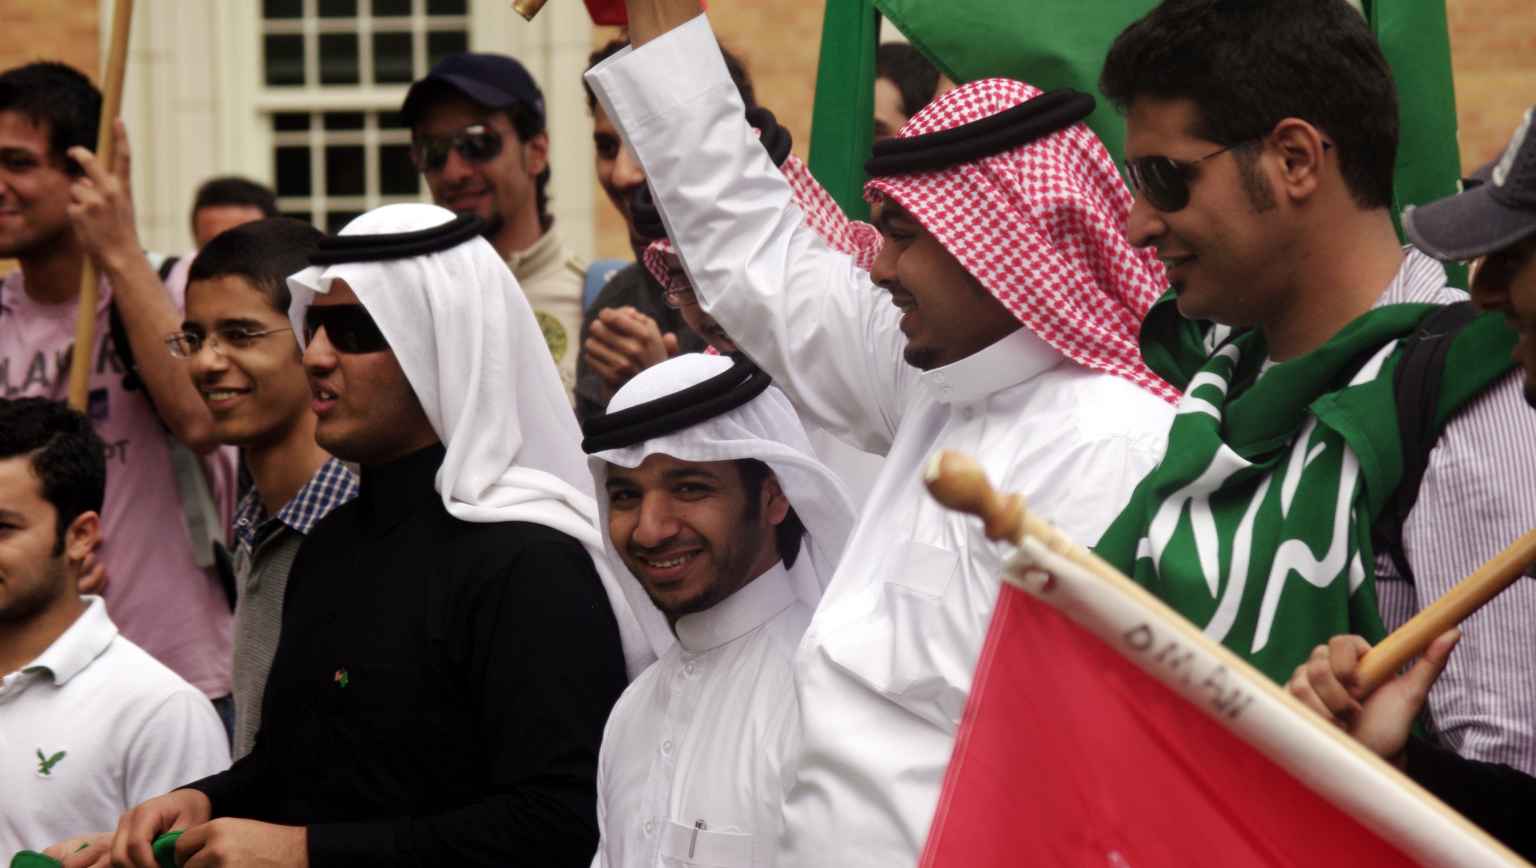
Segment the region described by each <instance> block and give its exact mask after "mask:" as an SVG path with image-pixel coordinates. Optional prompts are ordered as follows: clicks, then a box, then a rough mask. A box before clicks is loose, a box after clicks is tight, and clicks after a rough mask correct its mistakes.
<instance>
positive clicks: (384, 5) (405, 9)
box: [373, 0, 411, 17]
mask: <svg viewBox="0 0 1536 868" xmlns="http://www.w3.org/2000/svg"><path fill="white" fill-rule="evenodd" d="M373 14H374V16H375V17H377V16H380V15H409V14H411V0H373Z"/></svg>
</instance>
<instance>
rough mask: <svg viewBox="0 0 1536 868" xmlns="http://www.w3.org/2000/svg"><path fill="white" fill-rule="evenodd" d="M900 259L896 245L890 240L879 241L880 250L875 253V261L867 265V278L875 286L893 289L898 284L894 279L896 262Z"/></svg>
mask: <svg viewBox="0 0 1536 868" xmlns="http://www.w3.org/2000/svg"><path fill="white" fill-rule="evenodd" d="M900 259H901V253H900V251H898V250H897V249H896V245H894V244H892V243H891V242H890V241H887V240H883V241H881V242H880V252H879V253H877V254H876V255H875V261H874V262H873V263H872V264H871V265H870V267H869V279H870V280H872V281H874V283H875V285H876V286H879V287H883V288H885V289H893V288H895V287H896V286H898V285H899V284H898V282H897V280H896V264H897V262H899V261H900Z"/></svg>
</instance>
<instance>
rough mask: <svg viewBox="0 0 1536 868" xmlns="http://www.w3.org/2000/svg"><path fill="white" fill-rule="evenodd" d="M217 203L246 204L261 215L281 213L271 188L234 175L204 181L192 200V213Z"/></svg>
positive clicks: (194, 214)
mask: <svg viewBox="0 0 1536 868" xmlns="http://www.w3.org/2000/svg"><path fill="white" fill-rule="evenodd" d="M218 205H246V206H249V207H251V208H255V209H257V210H258V211H260V212H261V216H263V217H276V216H277V215H278V214H280V213H281V212H280V211H278V210H277V194H276V193H273V192H272V190H271V188H269V187H267V186H266V185H265V184H259V183H257V182H255V181H252V180H251V179H250V178H241V177H239V176H236V175H222V176H220V177H217V178H209V179H208V180H206V181H204V182H203V183H202V186H200V187H198V188H197V196H196V198H194V199H193V200H192V215H193V216H194V217H196V215H197V212H199V211H201V210H202V209H204V208H213V207H215V206H218Z"/></svg>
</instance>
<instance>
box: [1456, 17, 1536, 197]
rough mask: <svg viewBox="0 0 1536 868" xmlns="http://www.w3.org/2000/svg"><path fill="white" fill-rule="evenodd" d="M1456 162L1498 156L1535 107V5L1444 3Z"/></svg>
mask: <svg viewBox="0 0 1536 868" xmlns="http://www.w3.org/2000/svg"><path fill="white" fill-rule="evenodd" d="M1446 13H1447V15H1448V17H1449V19H1450V30H1451V62H1452V64H1453V68H1454V70H1455V76H1456V115H1457V121H1458V123H1459V125H1460V128H1461V162H1462V167H1463V169H1466V170H1471V169H1475V168H1477V167H1478V166H1480V165H1482V164H1483V163H1486V162H1487V161H1488V160H1491V159H1493V158H1494V157H1496V156H1498V154H1499V153H1500V151H1502V150H1503V148H1504V145H1505V144H1506V143H1507V142H1508V141H1509V136H1510V134H1511V133H1513V132H1514V131H1515V126H1516V125H1517V124H1519V123H1520V118H1521V117H1522V116H1523V115H1524V114H1525V112H1526V110H1527V109H1529V108H1530V107H1531V106H1532V105H1533V104H1536V5H1533V4H1532V2H1531V0H1447V3H1446Z"/></svg>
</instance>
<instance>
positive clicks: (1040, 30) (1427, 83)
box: [811, 0, 1461, 214]
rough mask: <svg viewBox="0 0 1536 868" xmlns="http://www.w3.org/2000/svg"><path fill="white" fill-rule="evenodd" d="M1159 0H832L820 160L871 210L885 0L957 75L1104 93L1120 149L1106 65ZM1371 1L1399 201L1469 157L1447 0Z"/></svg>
mask: <svg viewBox="0 0 1536 868" xmlns="http://www.w3.org/2000/svg"><path fill="white" fill-rule="evenodd" d="M1156 5H1157V0H1094V2H1084V0H947V2H942V3H938V2H934V0H832V2H829V3H828V4H827V13H826V19H825V24H824V27H823V30H822V48H821V70H820V75H819V76H818V79H817V85H816V110H815V116H814V120H813V126H812V131H811V145H812V148H811V169H812V171H813V173H814V174H815V175H816V177H817V179H818V180H820V181H821V182H822V184H824V185H825V186H826V187H827V189H829V190H831V191H832V193H833V195H834V196H835V197H837V200H838V203H839V204H841V205H842V206H843V208H844V209H845V210H849V211H850V213H855V214H857V213H862V207H863V203H862V200H860V199H859V190H860V189H861V188H862V186H863V182H864V173H863V165H864V160H865V159H866V158H867V157H868V156H869V137H870V130H869V129H868V128H869V127H870V122H869V119H870V117H871V115H872V114H873V111H874V109H873V98H874V97H873V94H874V57H873V52H874V42H875V40H876V39H877V38H878V35H877V34H878V32H879V31H878V28H877V27H876V26H875V24H876V22H877V21H878V19H877V18H876V11H877V10H878V12H879V13H881V14H884V15H885V17H887V18H889V19H890V21H891V23H892V24H894V25H895V26H896V28H897V29H898V30H900V31H901V32H902V33H903V34H905V35H906V36H907V38H908V39H909V40H911V42H912V44H913V45H915V46H917V47H918V48H919V49H920V50H921V51H922V52H923V53H924V54H926V55H927V56H928V57H929V58H930V59H931V60H933V62H934V64H935V65H936V66H938V68H939V69H940V70H941V71H942V72H943V73H944V74H945V75H947V76H949V77H950V78H951V79H953V80H954V81H956V82H966V81H972V80H974V79H977V78H987V77H991V76H1002V77H1006V78H1016V79H1019V80H1021V81H1026V82H1029V83H1030V84H1033V85H1035V86H1037V87H1039V88H1041V89H1042V90H1051V89H1054V88H1060V87H1074V88H1077V89H1078V90H1081V91H1085V92H1087V93H1091V94H1094V95H1095V96H1097V97H1099V103H1100V104H1099V107H1098V109H1097V110H1096V111H1095V112H1094V113H1093V115H1092V116H1091V117H1089V119H1088V124H1089V126H1091V127H1092V128H1093V130H1094V132H1096V133H1098V135H1099V138H1101V139H1103V140H1104V144H1105V146H1106V147H1108V148H1109V152H1110V154H1111V155H1112V156H1114V157H1115V159H1117V160H1118V159H1120V157H1121V155H1122V153H1123V148H1124V143H1125V121H1124V119H1123V118H1121V117H1119V116H1118V115H1117V114H1116V112H1115V111H1114V108H1113V107H1112V106H1110V105H1109V104H1108V100H1105V99H1103V97H1102V96H1100V94H1099V89H1098V80H1099V70H1100V69H1101V68H1102V67H1103V64H1104V55H1105V54H1107V53H1108V52H1109V46H1110V44H1111V43H1112V42H1114V39H1115V37H1116V36H1117V35H1119V33H1120V31H1121V30H1124V29H1125V27H1126V26H1127V25H1129V24H1130V23H1131V22H1132V21H1135V20H1136V19H1137V18H1140V17H1141V16H1142V15H1145V14H1146V13H1147V12H1148V11H1150V10H1151V9H1152V8H1153V7H1154V6H1156ZM1356 5H1357V6H1362V4H1360V3H1356ZM1362 9H1363V12H1364V13H1365V16H1366V18H1367V20H1368V21H1370V24H1371V27H1372V29H1373V30H1374V31H1375V33H1376V37H1377V39H1378V40H1380V42H1381V46H1382V51H1383V52H1384V53H1385V54H1386V57H1387V61H1388V62H1389V63H1390V64H1391V65H1392V71H1393V75H1394V77H1395V78H1396V80H1397V87H1398V100H1399V103H1400V106H1401V118H1402V123H1401V129H1402V144H1401V146H1400V147H1399V149H1398V156H1397V204H1398V206H1399V207H1401V206H1405V205H1411V204H1418V203H1421V202H1427V201H1430V200H1433V199H1437V198H1439V197H1441V196H1445V195H1449V194H1451V193H1454V192H1456V189H1457V187H1456V182H1457V179H1458V178H1459V177H1460V174H1461V162H1460V157H1459V155H1458V152H1457V146H1456V99H1455V94H1454V91H1453V88H1452V82H1451V49H1450V38H1449V36H1448V34H1447V30H1446V20H1445V0H1390V2H1388V0H1365V2H1364V3H1363V7H1362ZM850 203H856V208H850Z"/></svg>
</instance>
